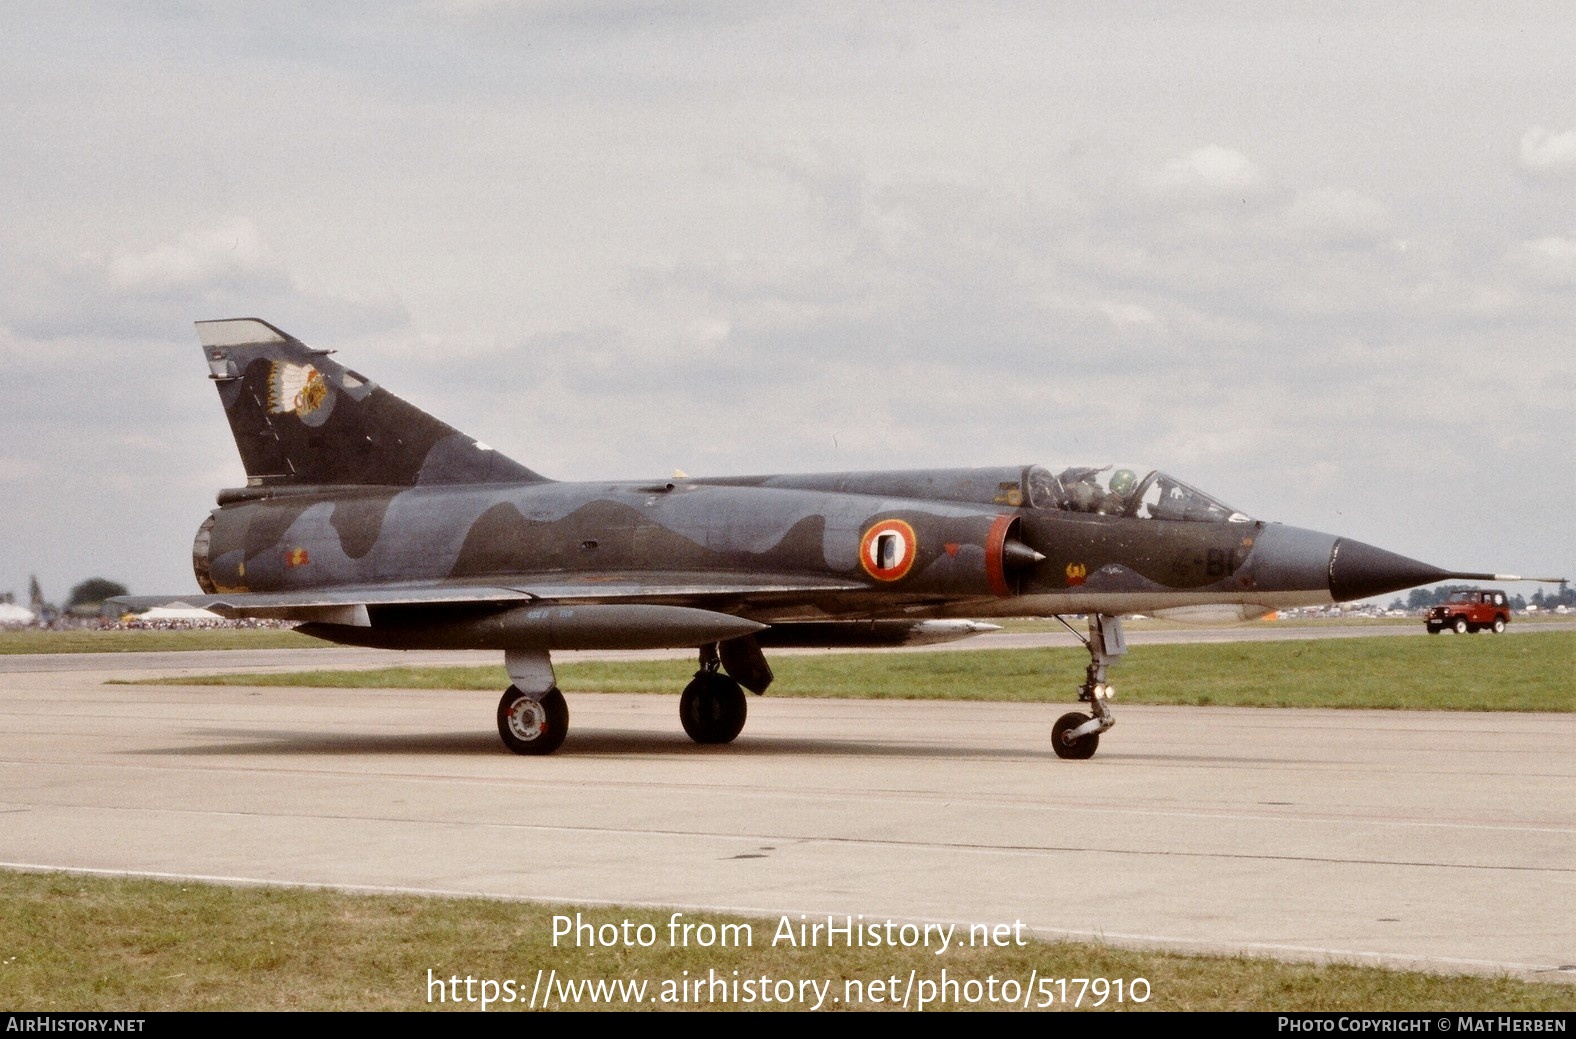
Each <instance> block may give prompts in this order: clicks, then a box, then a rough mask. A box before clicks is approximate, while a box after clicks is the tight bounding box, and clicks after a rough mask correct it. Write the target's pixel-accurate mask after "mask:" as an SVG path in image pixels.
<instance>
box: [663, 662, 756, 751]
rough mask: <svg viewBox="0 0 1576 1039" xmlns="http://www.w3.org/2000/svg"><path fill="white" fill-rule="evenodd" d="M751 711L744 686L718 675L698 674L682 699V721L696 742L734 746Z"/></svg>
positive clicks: (686, 687) (685, 689) (680, 709)
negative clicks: (735, 739)
mask: <svg viewBox="0 0 1576 1039" xmlns="http://www.w3.org/2000/svg"><path fill="white" fill-rule="evenodd" d="M749 711H750V705H749V703H748V701H747V700H746V699H745V697H744V689H743V687H742V686H740V685H739V683H738V682H735V681H734V680H733V679H731V678H729V677H728V676H727V675H724V674H718V673H715V672H713V673H711V674H707V673H705V672H702V673H701V674H698V675H696V676H695V680H694V681H693V682H691V683H690V684H689V685H687V686H685V687H684V695H683V696H681V697H679V721H680V722H682V723H683V725H684V731H685V733H687V734H688V735H689V738H690V739H692V740H694V741H695V742H696V743H732V742H733V740H734V737H736V736H738V735H739V733H740V732H742V731H744V720H745V718H746V717H748V715H749Z"/></svg>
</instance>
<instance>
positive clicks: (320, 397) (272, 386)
mask: <svg viewBox="0 0 1576 1039" xmlns="http://www.w3.org/2000/svg"><path fill="white" fill-rule="evenodd" d="M327 400H328V382H327V381H326V380H324V378H323V373H322V372H320V371H318V370H317V369H316V368H313V367H312V366H310V365H304V364H289V363H286V362H282V361H275V362H273V365H272V367H271V368H270V370H269V377H268V410H269V411H270V412H272V413H273V414H275V415H282V414H284V413H286V412H290V413H292V414H294V415H295V416H296V417H297V418H306V417H307V416H308V415H311V414H312V413H313V412H315V411H317V410H318V409H319V408H321V407H322V406H323V404H324V403H325V402H326V401H327Z"/></svg>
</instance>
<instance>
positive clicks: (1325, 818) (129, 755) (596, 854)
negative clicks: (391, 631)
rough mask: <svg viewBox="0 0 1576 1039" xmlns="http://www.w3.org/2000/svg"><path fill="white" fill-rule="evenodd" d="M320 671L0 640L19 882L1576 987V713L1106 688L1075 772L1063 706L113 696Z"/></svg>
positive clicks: (9, 815)
mask: <svg viewBox="0 0 1576 1039" xmlns="http://www.w3.org/2000/svg"><path fill="white" fill-rule="evenodd" d="M1235 630H1237V631H1239V632H1240V631H1241V630H1242V629H1235ZM1249 630H1252V629H1249ZM1441 637H1451V636H1441ZM1479 637H1488V636H1479ZM1004 638H1012V639H1017V638H1021V636H994V637H992V639H993V640H999V639H1004ZM1069 641H1070V636H1064V637H1062V638H1061V639H1059V640H1058V641H1057V642H1056V644H1060V645H1065V644H1067V643H1068V642H1069ZM1132 641H1133V642H1134V643H1135V644H1139V639H1133V640H1132ZM982 643H983V644H985V645H989V644H990V642H989V641H987V640H986V639H978V640H974V644H975V645H980V644H982ZM303 656H305V655H304V654H302V653H298V652H293V651H285V652H284V653H282V654H281V653H279V652H278V651H274V652H272V653H269V652H263V653H253V652H237V653H228V654H217V655H212V654H120V655H115V656H113V657H106V656H105V655H100V654H92V655H89V654H84V655H67V656H55V657H52V658H44V657H0V866H4V867H9V868H21V869H66V870H80V871H88V872H103V873H107V874H131V875H145V876H160V877H181V878H193V879H206V880H216V881H224V882H239V883H274V884H299V885H320V886H332V887H338V888H346V889H354V890H374V891H415V892H431V893H443V894H475V895H484V896H491V897H507V898H524V899H533V900H553V901H566V902H575V903H580V904H581V905H582V906H585V907H587V908H585V909H583V912H584V913H585V915H586V919H587V920H590V921H592V922H595V923H602V922H613V923H617V922H618V921H619V920H620V919H621V917H620V916H619V915H618V914H617V913H616V912H615V911H612V910H608V909H600V908H597V907H599V906H611V905H624V904H636V905H648V906H665V907H673V908H675V909H678V910H682V911H683V912H685V913H686V914H690V918H691V919H697V920H699V919H704V915H703V914H704V913H706V912H707V911H713V912H722V911H727V912H740V913H746V914H759V915H764V916H767V917H770V918H771V919H772V921H773V922H775V919H776V918H777V917H778V916H779V915H782V914H787V915H790V916H791V917H792V918H793V919H794V920H795V921H797V920H798V917H799V914H804V915H805V916H806V917H807V918H808V920H809V921H810V922H816V921H824V920H825V918H826V917H828V916H832V917H834V918H835V919H836V920H838V921H841V920H842V919H843V918H845V917H848V916H852V917H856V918H857V917H859V916H861V915H862V916H863V918H864V922H866V923H870V922H884V921H887V920H893V921H900V922H925V921H937V922H955V923H960V924H971V923H973V924H977V923H988V924H1013V923H1015V922H1018V921H1021V922H1022V923H1023V924H1024V925H1025V928H1026V929H1027V930H1029V931H1031V932H1033V933H1034V934H1037V935H1040V936H1042V937H1048V938H1058V937H1068V938H1078V939H1095V940H1103V941H1106V942H1109V943H1112V944H1116V945H1122V946H1143V947H1162V948H1167V949H1174V950H1186V951H1207V952H1230V953H1245V954H1249V955H1268V956H1276V957H1283V958H1291V959H1314V960H1336V961H1342V962H1354V963H1366V964H1382V965H1386V966H1394V967H1411V968H1419V969H1425V970H1430V971H1441V972H1447V973H1460V972H1470V973H1492V974H1497V973H1507V974H1511V975H1516V976H1523V977H1530V978H1535V979H1541V980H1558V981H1567V982H1576V716H1573V715H1569V714H1486V713H1485V714H1465V713H1444V712H1386V711H1324V710H1268V709H1236V708H1196V707H1194V708H1174V707H1145V706H1129V707H1122V706H1120V705H1118V706H1117V717H1118V722H1119V724H1118V725H1117V727H1116V728H1115V729H1113V730H1112V731H1111V732H1109V733H1107V734H1106V735H1105V736H1104V737H1102V742H1101V747H1100V750H1099V752H1098V753H1097V754H1096V755H1095V757H1094V758H1093V759H1092V760H1090V761H1084V762H1072V761H1061V760H1059V759H1057V758H1056V757H1055V756H1054V755H1053V754H1052V752H1051V750H1050V747H1049V743H1048V738H1049V732H1050V728H1051V724H1052V722H1053V721H1054V720H1055V719H1056V717H1057V716H1058V715H1059V714H1061V713H1063V712H1064V711H1066V710H1070V709H1072V708H1073V706H1074V705H1071V704H1062V703H1044V704H981V703H915V702H877V701H832V700H800V699H777V698H774V697H771V696H766V697H763V698H756V697H751V699H750V720H749V724H748V725H747V727H746V729H745V731H744V734H743V735H742V736H741V737H740V738H739V740H738V741H737V742H736V743H734V744H733V745H731V746H727V747H699V746H695V745H693V744H691V743H690V742H689V741H688V740H687V739H686V738H685V737H684V735H683V732H682V730H681V729H680V727H679V724H678V718H677V713H678V711H677V696H671V697H670V696H637V695H616V694H579V695H577V694H575V693H574V692H572V691H571V692H570V693H569V694H568V701H569V707H570V713H571V730H570V734H569V738H568V741H567V742H566V743H565V744H564V746H563V748H562V749H561V750H560V751H559V752H558V753H557V754H555V755H553V756H551V757H548V758H539V759H538V758H521V757H516V756H514V755H511V754H509V753H507V752H506V751H504V750H503V749H502V746H501V745H500V743H499V741H498V736H497V732H496V729H495V727H494V712H495V708H496V701H497V696H496V694H491V693H474V692H421V691H384V692H366V691H362V692H355V691H344V690H300V689H258V688H213V687H190V686H187V687H183V686H116V685H105V684H103V683H104V681H105V680H106V679H109V678H113V677H119V676H122V675H130V676H132V677H147V676H148V675H150V674H154V673H158V672H167V673H168V672H187V673H191V672H206V671H213V670H218V669H221V668H222V669H230V668H235V669H239V670H248V669H258V668H260V667H262V668H268V669H278V668H284V667H292V668H299V667H302V666H303V665H305V664H306V663H307V661H306V660H303ZM464 656H465V655H463V654H422V655H420V656H416V657H410V656H403V657H402V656H400V655H398V654H383V653H376V652H374V651H361V650H349V651H341V650H325V651H314V652H312V653H311V654H310V656H309V659H310V664H311V666H315V667H325V666H352V667H354V666H371V665H372V664H378V663H386V662H388V661H389V660H390V659H391V658H392V659H395V660H399V661H401V662H405V663H424V662H438V661H439V660H444V659H449V658H455V657H464ZM493 656H494V655H492V654H486V655H484V659H486V660H488V661H491V660H492V659H493ZM331 660H332V661H333V662H332V663H331ZM682 678H683V676H682V675H679V676H677V677H676V679H675V683H676V684H675V692H676V691H677V689H678V683H679V682H681V681H682ZM697 914H700V915H697Z"/></svg>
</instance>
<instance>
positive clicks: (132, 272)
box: [0, 0, 1576, 601]
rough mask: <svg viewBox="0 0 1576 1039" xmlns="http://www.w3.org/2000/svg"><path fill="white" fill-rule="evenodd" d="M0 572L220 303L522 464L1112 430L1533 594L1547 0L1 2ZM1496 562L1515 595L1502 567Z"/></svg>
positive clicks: (1340, 525)
mask: <svg viewBox="0 0 1576 1039" xmlns="http://www.w3.org/2000/svg"><path fill="white" fill-rule="evenodd" d="M0 34H3V38H4V39H5V41H6V57H5V59H4V60H3V62H0V141H3V142H4V145H3V147H0V199H3V207H4V208H3V214H4V219H3V220H0V515H3V522H4V531H3V534H4V536H3V537H0V592H3V591H8V590H9V591H14V592H16V593H17V595H18V597H19V598H25V595H26V591H27V581H28V576H29V575H30V574H34V573H36V574H37V575H38V577H39V579H40V581H41V582H42V584H43V586H44V591H45V593H46V595H47V596H48V597H49V598H51V599H53V600H56V601H60V600H63V599H64V598H65V596H66V593H67V591H68V590H69V588H70V586H71V585H72V584H74V583H76V582H77V581H80V580H82V579H84V578H86V577H90V576H105V577H109V578H111V579H114V580H119V581H121V582H122V583H125V584H127V585H129V586H130V587H131V589H132V590H133V591H134V592H138V593H162V592H184V591H192V590H195V581H194V579H193V577H192V574H191V567H190V543H191V537H192V534H193V532H194V531H195V530H196V528H197V525H198V523H199V522H200V521H201V520H202V518H203V516H204V515H205V514H206V512H207V510H208V509H209V508H211V507H212V505H213V495H214V492H215V491H217V490H218V489H219V488H220V487H227V486H234V485H238V484H240V483H242V482H243V480H244V477H243V475H242V471H241V467H240V462H239V459H238V458H237V456H236V454H235V449H234V445H233V443H232V442H231V440H230V438H229V433H228V429H227V426H226V424H225V421H224V417H223V413H222V411H221V409H220V407H219V404H218V401H217V399H216V395H215V393H214V389H213V386H212V384H211V383H210V382H209V381H208V380H207V378H206V377H205V376H206V368H205V366H204V365H203V363H202V359H201V355H200V352H199V350H198V347H197V343H196V337H195V334H194V332H193V330H192V327H191V323H192V322H193V321H195V320H199V319H205V318H223V317H235V316H255V317H261V318H264V319H266V320H268V321H271V322H273V323H274V324H276V325H279V326H280V327H282V328H284V329H285V330H287V331H289V332H291V333H292V334H294V335H296V336H298V337H300V338H301V339H304V340H306V341H307V342H308V343H311V344H313V345H315V346H321V347H329V348H334V349H337V350H338V351H340V353H339V359H341V360H342V361H344V362H345V363H347V364H349V365H350V366H351V367H354V368H356V369H358V370H360V371H362V372H365V373H366V374H367V375H369V376H371V377H372V378H374V379H377V380H378V381H379V382H381V383H382V384H383V385H384V386H385V387H387V388H389V389H390V390H392V391H393V392H395V393H398V394H400V395H401V396H404V397H406V398H408V399H410V400H412V401H414V402H415V403H417V404H418V405H421V406H422V407H425V408H426V409H427V410H429V411H432V412H433V413H435V414H437V415H438V416H439V417H442V418H444V419H446V420H448V421H449V422H450V423H452V424H454V425H456V426H459V427H460V428H462V429H465V430H466V431H467V432H469V433H471V434H473V435H475V436H477V437H479V438H481V439H482V440H485V441H487V442H488V443H490V444H492V445H494V446H495V447H497V448H498V449H499V450H502V451H504V452H505V453H507V454H509V455H511V456H513V457H514V458H516V459H518V460H519V461H521V462H523V463H525V464H526V465H529V466H531V467H532V468H534V469H537V470H538V471H541V472H543V473H546V474H547V475H549V476H553V477H557V478H561V479H593V478H594V479H602V478H613V479H635V478H649V477H653V476H659V475H666V474H668V473H669V472H671V471H672V470H673V469H674V468H681V469H684V470H685V471H687V472H689V473H691V474H693V475H717V474H730V473H755V472H778V471H814V470H827V469H875V468H910V467H922V466H960V465H1002V464H1018V463H1023V464H1027V463H1031V462H1041V463H1043V464H1046V465H1050V466H1053V467H1060V466H1063V465H1068V464H1074V463H1094V462H1105V461H1112V460H1123V461H1132V462H1139V463H1145V464H1149V465H1152V466H1157V467H1160V468H1164V469H1168V470H1170V471H1171V472H1173V473H1175V474H1176V475H1178V476H1180V477H1182V478H1183V479H1185V480H1188V481H1190V482H1192V483H1195V484H1197V485H1198V486H1200V487H1202V488H1203V489H1205V490H1207V491H1209V492H1211V493H1213V494H1215V495H1217V496H1218V497H1220V498H1222V499H1223V500H1225V501H1227V502H1229V503H1230V504H1232V505H1233V506H1235V507H1236V508H1238V509H1241V510H1242V511H1244V512H1247V513H1249V514H1250V515H1253V516H1255V517H1258V518H1262V519H1270V520H1279V521H1282V522H1286V523H1291V524H1296V525H1298V526H1305V527H1312V528H1315V529H1319V530H1324V531H1327V532H1330V533H1333V534H1342V535H1347V536H1351V537H1355V538H1358V539H1361V540H1363V541H1367V542H1370V543H1372V544H1376V545H1379V546H1381V547H1384V548H1388V549H1391V550H1393V551H1398V552H1401V553H1403V554H1405V555H1409V556H1413V557H1415V558H1420V559H1423V560H1426V561H1428V562H1431V563H1435V564H1437V565H1441V566H1446V567H1451V568H1462V569H1485V570H1500V571H1507V570H1508V571H1512V572H1519V573H1533V572H1538V573H1544V572H1547V573H1554V574H1559V575H1570V576H1576V549H1573V537H1572V535H1573V532H1576V520H1573V516H1576V463H1573V460H1572V451H1573V446H1576V444H1573V441H1576V436H1573V431H1576V374H1573V373H1576V348H1573V343H1576V60H1573V57H1572V56H1573V55H1576V5H1572V4H1570V3H1568V2H1564V0H1551V2H1549V3H1542V4H1518V3H1494V4H1488V3H1456V4H1452V3H1444V2H1429V3H1421V4H1414V5H1405V4H1369V3H1352V4H1342V3H1331V2H1321V3H1317V4H1314V3H1276V2H1273V0H1266V2H1261V3H1256V4H1241V3H1217V4H1210V3H1189V4H1168V3H1154V4H1144V3H1122V4H1114V3H1108V2H1090V3H1052V4H1037V3H1012V2H1002V3H869V4H848V3H827V4H817V3H791V4H789V3H778V4H765V3H757V4H748V3H715V4H711V3H683V2H616V0H602V2H596V0H586V2H571V0H563V2H540V3H524V2H522V3H512V2H507V0H491V2H489V0H450V2H441V0H430V2H419V3H380V4H333V3H322V2H316V0H314V2H310V3H307V2H301V3H289V2H274V3H267V4H262V3H258V4H246V3H198V2H192V3H176V2H164V3H159V2H145V3H139V4H125V3H118V2H117V3H109V2H104V3H90V2H81V3H73V4H57V3H52V2H50V3H33V2H27V0H7V2H6V3H4V4H3V5H0ZM1518 590H1521V591H1523V592H1527V593H1530V592H1531V591H1532V590H1533V588H1532V586H1526V587H1523V588H1521V589H1518Z"/></svg>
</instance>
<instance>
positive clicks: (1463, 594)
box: [1424, 588, 1510, 635]
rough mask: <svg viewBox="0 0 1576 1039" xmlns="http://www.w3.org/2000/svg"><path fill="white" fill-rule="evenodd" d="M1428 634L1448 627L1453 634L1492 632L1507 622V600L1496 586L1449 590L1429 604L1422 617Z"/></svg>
mask: <svg viewBox="0 0 1576 1039" xmlns="http://www.w3.org/2000/svg"><path fill="white" fill-rule="evenodd" d="M1424 623H1425V624H1427V625H1428V633H1429V634H1430V635H1438V634H1439V633H1440V632H1441V631H1443V630H1445V629H1446V628H1449V629H1450V630H1452V631H1454V632H1455V633H1456V634H1457V635H1465V634H1466V633H1467V632H1469V631H1482V630H1483V629H1484V628H1488V629H1489V630H1491V631H1493V632H1494V633H1495V634H1496V635H1497V634H1499V633H1500V632H1502V631H1504V630H1505V625H1507V624H1509V623H1510V600H1509V599H1507V598H1506V597H1505V593H1504V592H1502V591H1500V590H1499V589H1497V588H1468V589H1465V590H1463V591H1459V592H1451V593H1450V598H1449V599H1446V600H1445V601H1444V602H1443V603H1441V604H1440V605H1438V606H1430V607H1429V608H1428V614H1427V616H1426V618H1425V620H1424Z"/></svg>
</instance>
